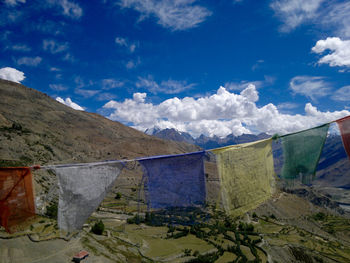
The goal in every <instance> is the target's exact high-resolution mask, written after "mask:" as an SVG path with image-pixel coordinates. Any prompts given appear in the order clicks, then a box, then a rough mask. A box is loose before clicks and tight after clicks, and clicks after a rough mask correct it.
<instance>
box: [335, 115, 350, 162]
mask: <svg viewBox="0 0 350 263" xmlns="http://www.w3.org/2000/svg"><path fill="white" fill-rule="evenodd" d="M336 122H337V124H338V127H339V130H340V134H341V138H342V141H343V145H344V148H345V151H346V153H347V155H348V158H349V159H350V116H347V117H345V118H342V119H339V120H337V121H336Z"/></svg>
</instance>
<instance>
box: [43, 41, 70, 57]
mask: <svg viewBox="0 0 350 263" xmlns="http://www.w3.org/2000/svg"><path fill="white" fill-rule="evenodd" d="M43 49H44V50H45V51H50V52H51V53H52V54H56V53H60V52H63V51H65V50H67V49H68V43H57V42H56V41H54V40H47V39H44V40H43Z"/></svg>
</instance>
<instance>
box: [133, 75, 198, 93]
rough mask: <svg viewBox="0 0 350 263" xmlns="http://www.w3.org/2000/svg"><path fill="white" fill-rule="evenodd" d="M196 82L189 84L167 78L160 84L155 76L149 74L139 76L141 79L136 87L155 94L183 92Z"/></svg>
mask: <svg viewBox="0 0 350 263" xmlns="http://www.w3.org/2000/svg"><path fill="white" fill-rule="evenodd" d="M195 85H196V84H193V83H192V84H187V82H186V81H178V80H172V79H169V80H166V81H162V82H161V83H160V84H158V83H157V82H156V81H155V80H154V79H153V76H151V75H148V76H147V77H146V78H143V77H139V80H138V81H137V82H136V87H138V88H145V89H147V90H149V91H150V92H151V93H153V94H157V93H165V94H176V93H180V92H183V91H185V90H189V89H191V88H192V87H193V86H195Z"/></svg>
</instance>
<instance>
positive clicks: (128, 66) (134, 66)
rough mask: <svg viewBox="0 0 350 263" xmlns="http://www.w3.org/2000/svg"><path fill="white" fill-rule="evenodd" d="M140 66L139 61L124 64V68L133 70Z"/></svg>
mask: <svg viewBox="0 0 350 263" xmlns="http://www.w3.org/2000/svg"><path fill="white" fill-rule="evenodd" d="M139 64H140V60H129V61H128V62H127V63H126V64H125V67H126V68H127V69H133V68H136V67H137V66H138V65H139Z"/></svg>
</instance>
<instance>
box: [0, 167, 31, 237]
mask: <svg viewBox="0 0 350 263" xmlns="http://www.w3.org/2000/svg"><path fill="white" fill-rule="evenodd" d="M33 215H35V206H34V193H33V184H32V174H31V172H30V168H28V167H19V168H0V225H1V226H3V227H4V228H5V229H6V231H7V232H10V233H11V232H13V230H14V229H15V227H16V226H18V225H19V224H21V223H22V222H24V221H26V220H27V219H28V218H29V217H31V216H33Z"/></svg>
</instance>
